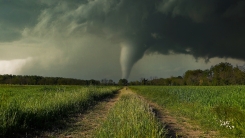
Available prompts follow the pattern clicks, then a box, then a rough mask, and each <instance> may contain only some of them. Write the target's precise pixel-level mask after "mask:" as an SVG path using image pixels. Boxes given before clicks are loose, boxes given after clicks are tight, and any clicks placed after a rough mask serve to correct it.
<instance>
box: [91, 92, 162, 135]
mask: <svg viewBox="0 0 245 138" xmlns="http://www.w3.org/2000/svg"><path fill="white" fill-rule="evenodd" d="M151 110H152V109H151V108H150V107H149V105H148V104H147V103H146V102H145V101H143V100H141V99H139V98H138V97H137V96H136V95H133V94H125V95H123V96H122V97H121V98H120V100H119V101H118V102H117V103H116V104H115V106H114V107H113V108H112V109H111V111H110V112H109V115H108V117H107V120H106V121H105V122H104V123H103V124H102V126H101V127H100V128H99V129H97V130H96V132H95V135H94V137H96V138H161V137H164V135H165V132H164V130H163V126H162V124H160V123H159V122H158V121H157V119H156V118H155V116H154V114H153V112H152V111H151Z"/></svg>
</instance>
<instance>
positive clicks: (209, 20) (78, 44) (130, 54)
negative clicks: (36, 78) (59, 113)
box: [0, 0, 245, 81]
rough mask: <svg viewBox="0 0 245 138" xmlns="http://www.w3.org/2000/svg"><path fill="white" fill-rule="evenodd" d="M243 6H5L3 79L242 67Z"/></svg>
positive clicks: (233, 2)
mask: <svg viewBox="0 0 245 138" xmlns="http://www.w3.org/2000/svg"><path fill="white" fill-rule="evenodd" d="M244 24H245V1H244V0H0V74H21V75H42V76H54V77H69V78H79V79H97V80H101V79H103V78H107V79H113V80H114V81H118V80H119V79H120V78H127V79H129V80H139V79H140V78H142V77H145V78H149V77H151V76H152V77H155V76H157V77H159V78H161V77H170V76H179V75H180V76H182V75H183V74H184V72H185V71H187V70H192V69H208V68H210V66H211V65H215V64H218V63H220V62H230V63H231V64H233V65H234V66H235V65H244V63H245V62H244V60H245V26H244Z"/></svg>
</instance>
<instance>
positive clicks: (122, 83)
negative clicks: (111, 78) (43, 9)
mask: <svg viewBox="0 0 245 138" xmlns="http://www.w3.org/2000/svg"><path fill="white" fill-rule="evenodd" d="M118 85H120V86H127V85H128V80H127V79H120V80H119V81H118Z"/></svg>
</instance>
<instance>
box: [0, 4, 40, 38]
mask: <svg viewBox="0 0 245 138" xmlns="http://www.w3.org/2000/svg"><path fill="white" fill-rule="evenodd" d="M42 8H44V5H41V4H39V3H38V2H36V1H30V0H18V1H16V0H0V42H10V41H14V40H17V39H20V38H21V31H22V30H23V29H24V28H25V27H29V26H33V25H35V24H36V21H37V17H38V15H39V14H40V10H41V9H42Z"/></svg>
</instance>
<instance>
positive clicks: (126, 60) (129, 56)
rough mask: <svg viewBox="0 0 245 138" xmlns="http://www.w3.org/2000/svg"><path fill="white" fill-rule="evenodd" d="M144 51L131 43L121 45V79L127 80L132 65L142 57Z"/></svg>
mask: <svg viewBox="0 0 245 138" xmlns="http://www.w3.org/2000/svg"><path fill="white" fill-rule="evenodd" d="M144 52H145V50H143V49H142V48H141V47H140V46H139V45H135V44H133V43H132V42H123V43H121V55H120V63H121V70H122V79H128V78H129V75H130V72H131V70H132V68H133V66H134V64H135V63H136V62H137V61H138V60H139V59H141V58H142V57H143V55H144Z"/></svg>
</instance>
